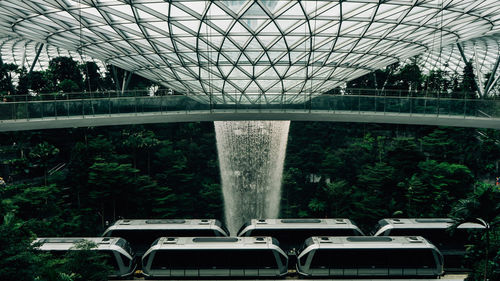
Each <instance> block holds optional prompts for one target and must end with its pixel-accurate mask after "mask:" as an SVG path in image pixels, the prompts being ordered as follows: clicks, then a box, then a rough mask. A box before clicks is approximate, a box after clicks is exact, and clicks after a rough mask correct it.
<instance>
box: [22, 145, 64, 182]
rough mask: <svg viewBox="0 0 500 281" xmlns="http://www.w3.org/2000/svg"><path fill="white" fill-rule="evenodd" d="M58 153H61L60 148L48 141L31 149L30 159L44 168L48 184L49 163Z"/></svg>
mask: <svg viewBox="0 0 500 281" xmlns="http://www.w3.org/2000/svg"><path fill="white" fill-rule="evenodd" d="M57 154H59V149H58V148H57V147H55V146H53V145H52V144H49V143H48V142H46V141H44V142H42V143H39V144H37V145H36V146H35V147H34V148H33V149H32V150H31V151H30V154H29V157H30V159H31V160H32V161H34V162H35V163H37V164H38V165H39V166H40V167H41V168H42V169H43V177H44V182H45V184H47V171H48V167H49V164H50V162H51V161H52V160H53V159H54V157H55V156H56V155H57Z"/></svg>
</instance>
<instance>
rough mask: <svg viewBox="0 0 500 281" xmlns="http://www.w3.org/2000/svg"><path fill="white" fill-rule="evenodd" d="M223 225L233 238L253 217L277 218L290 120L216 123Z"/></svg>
mask: <svg viewBox="0 0 500 281" xmlns="http://www.w3.org/2000/svg"><path fill="white" fill-rule="evenodd" d="M214 123H215V135H216V138H217V150H218V153H219V166H220V171H221V178H222V192H223V196H224V207H225V214H226V223H227V225H228V228H229V231H230V232H231V234H232V235H236V232H237V231H238V228H239V227H240V226H241V225H242V224H243V223H244V222H246V221H248V220H250V219H252V218H276V217H277V216H278V214H279V205H280V199H281V178H282V175H283V164H284V161H285V152H286V143H287V140H288V129H289V127H290V121H217V122H214Z"/></svg>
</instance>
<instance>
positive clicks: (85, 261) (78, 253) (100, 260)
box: [63, 241, 112, 281]
mask: <svg viewBox="0 0 500 281" xmlns="http://www.w3.org/2000/svg"><path fill="white" fill-rule="evenodd" d="M95 248H97V245H96V244H95V243H93V242H90V241H82V242H79V243H77V244H76V246H75V250H73V251H68V253H67V254H66V255H65V258H66V260H67V261H66V263H65V264H64V266H63V269H64V270H65V271H66V272H67V274H68V275H69V276H72V281H107V280H108V275H110V274H111V273H112V268H111V267H110V266H109V265H107V264H106V256H105V254H102V253H99V251H96V250H94V249H95Z"/></svg>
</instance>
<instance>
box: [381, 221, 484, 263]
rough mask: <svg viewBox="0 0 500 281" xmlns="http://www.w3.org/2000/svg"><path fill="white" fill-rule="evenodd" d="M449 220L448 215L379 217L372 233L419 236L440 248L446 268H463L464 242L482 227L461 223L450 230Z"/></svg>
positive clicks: (466, 243)
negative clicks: (443, 216) (442, 216)
mask: <svg viewBox="0 0 500 281" xmlns="http://www.w3.org/2000/svg"><path fill="white" fill-rule="evenodd" d="M453 223H454V221H453V219H450V218H405V219H403V218H401V219H399V218H395V219H382V220H380V221H379V222H378V227H377V229H376V231H375V233H374V235H375V236H423V237H424V238H426V239H427V240H429V241H430V242H431V243H432V244H434V245H435V246H436V247H437V248H438V249H439V250H440V251H441V253H442V254H443V256H444V267H445V269H446V270H452V271H455V270H464V269H466V268H465V266H464V264H463V258H464V255H465V252H466V250H465V249H466V245H469V244H472V242H471V239H470V238H471V235H473V234H474V233H475V234H478V233H479V232H481V231H483V230H484V229H485V227H484V226H483V225H480V224H477V223H464V224H462V225H460V226H459V227H458V228H457V229H456V230H455V231H453V232H452V231H450V230H449V227H450V226H452V225H453Z"/></svg>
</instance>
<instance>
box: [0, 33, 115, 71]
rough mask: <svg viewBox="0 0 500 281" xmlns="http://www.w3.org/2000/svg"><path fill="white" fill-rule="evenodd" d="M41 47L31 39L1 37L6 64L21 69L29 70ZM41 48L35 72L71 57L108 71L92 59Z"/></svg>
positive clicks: (44, 47)
mask: <svg viewBox="0 0 500 281" xmlns="http://www.w3.org/2000/svg"><path fill="white" fill-rule="evenodd" d="M41 45H42V43H39V42H36V41H33V40H29V39H23V38H19V37H17V38H13V37H1V38H0V55H1V58H2V61H3V62H4V63H13V64H15V65H18V66H20V67H22V66H24V67H25V68H26V69H27V70H29V69H30V68H31V66H32V65H31V64H32V63H33V61H34V60H35V57H36V54H37V52H38V49H39V48H40V46H41ZM41 47H42V50H41V51H40V55H39V57H38V59H37V60H36V63H35V66H33V70H35V71H39V70H44V69H47V67H48V65H49V62H50V60H51V59H53V58H56V57H71V58H73V59H74V60H75V61H78V62H85V61H93V62H95V63H96V64H97V65H98V66H99V68H100V71H102V72H104V71H106V68H105V66H104V64H103V63H102V62H101V61H99V60H96V59H94V58H92V57H89V56H85V55H83V54H80V53H78V52H75V51H68V50H66V49H62V48H60V47H55V46H51V45H48V44H43V46H41Z"/></svg>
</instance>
